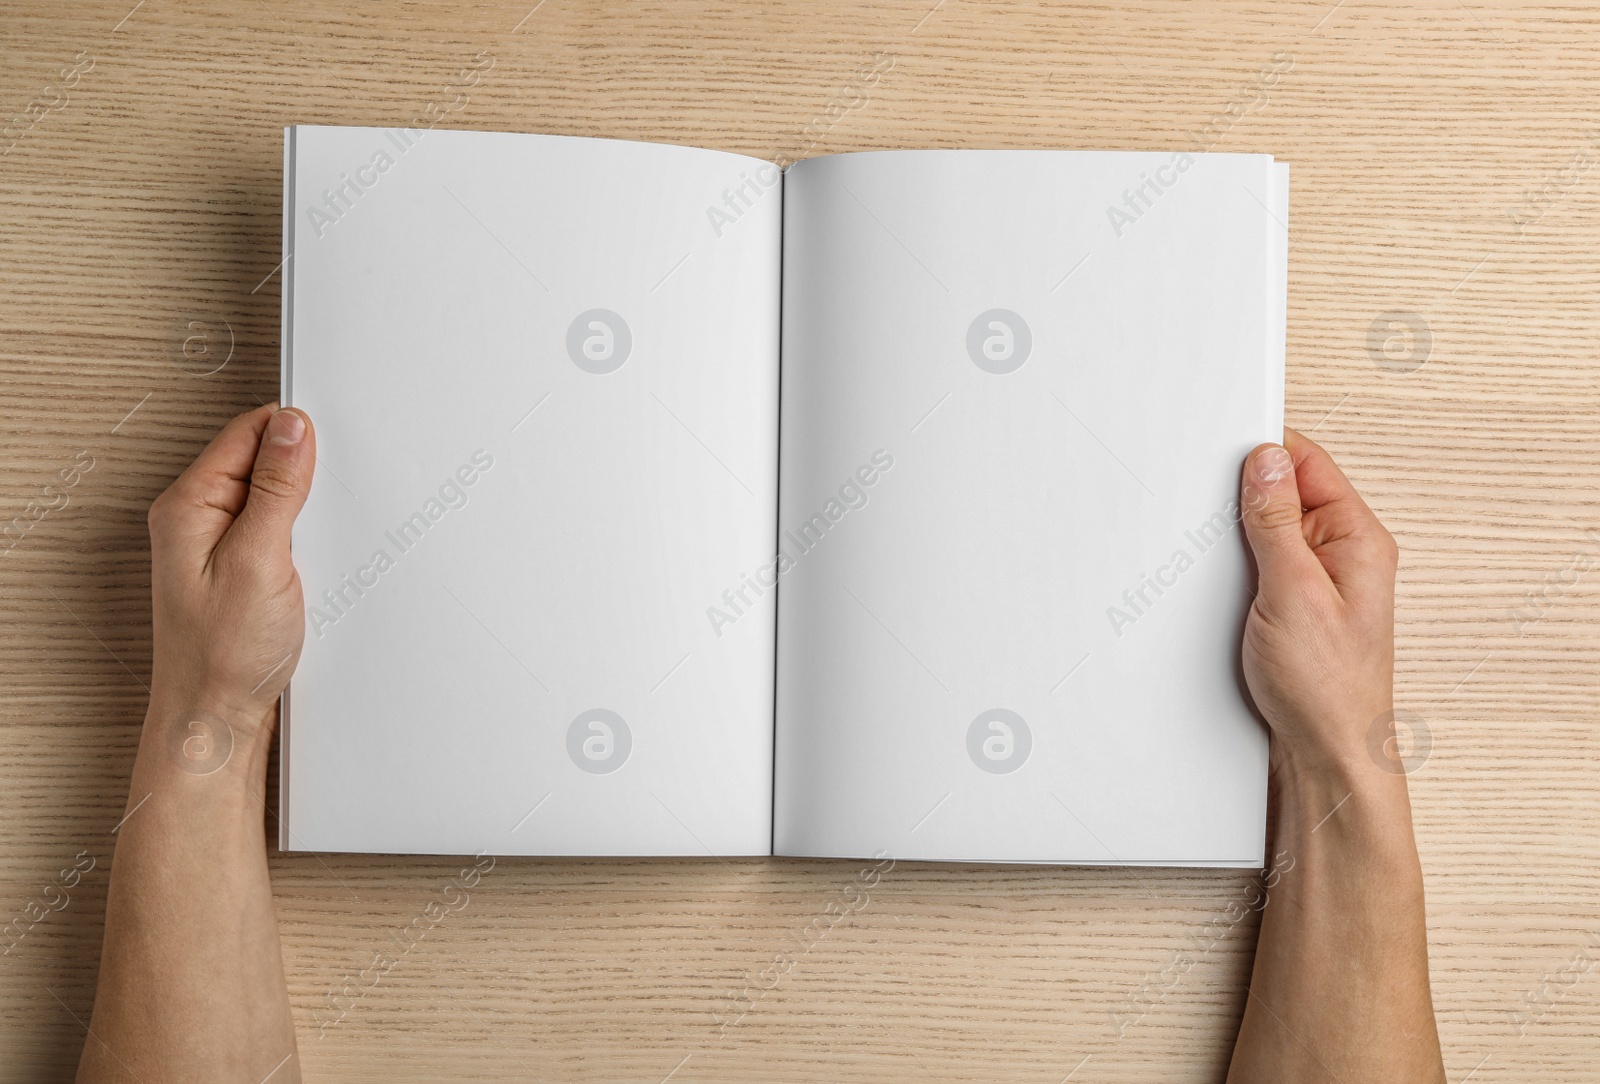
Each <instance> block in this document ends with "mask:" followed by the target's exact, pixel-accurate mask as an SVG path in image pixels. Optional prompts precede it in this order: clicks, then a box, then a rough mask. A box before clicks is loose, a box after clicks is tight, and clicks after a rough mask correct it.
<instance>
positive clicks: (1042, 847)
mask: <svg viewBox="0 0 1600 1084" xmlns="http://www.w3.org/2000/svg"><path fill="white" fill-rule="evenodd" d="M1286 174H1287V171H1286V170H1285V169H1283V168H1282V167H1278V166H1275V165H1274V163H1273V161H1272V159H1271V158H1270V157H1269V156H1266V155H1231V154H1200V155H1193V156H1190V155H1184V154H1176V155H1175V154H1167V153H1143V152H1079V151H888V152H875V153H868V154H851V155H843V156H836V157H828V158H820V159H813V160H810V161H806V162H802V163H800V164H799V165H797V166H795V167H794V168H793V169H791V170H790V171H789V173H788V175H787V177H786V180H785V194H784V200H785V206H784V216H785V219H784V238H785V240H784V279H783V293H784V297H783V314H784V315H783V374H782V442H781V456H780V464H781V475H780V485H779V510H780V514H779V524H778V526H779V531H780V545H781V546H782V548H783V552H784V553H785V554H786V555H787V556H788V557H789V561H788V562H786V563H785V565H784V569H785V571H784V572H783V573H782V576H781V581H780V582H781V586H780V588H779V600H778V665H777V671H778V679H777V734H776V770H775V786H776V794H775V810H774V813H775V829H774V830H775V850H776V852H777V853H779V854H787V855H816V856H836V857H862V856H872V855H876V854H879V853H882V852H887V853H888V854H891V855H894V856H895V857H897V858H906V859H943V860H967V861H1019V862H1078V863H1091V864H1096V865H1099V864H1123V863H1127V864H1154V865H1218V866H1244V867H1248V866H1259V865H1261V864H1262V861H1263V857H1264V856H1263V848H1264V837H1265V820H1266V783H1267V779H1266V770H1267V738H1266V731H1265V727H1264V726H1263V725H1262V724H1261V722H1260V721H1259V720H1258V719H1257V718H1256V717H1255V715H1254V713H1253V712H1252V710H1251V708H1250V706H1249V702H1248V700H1247V698H1246V695H1245V692H1244V686H1243V680H1242V677H1241V676H1240V673H1239V666H1238V648H1239V639H1240V634H1241V630H1242V628H1243V623H1244V618H1245V615H1246V613H1247V612H1248V607H1249V604H1250V600H1251V582H1252V571H1251V569H1250V567H1249V564H1248V555H1247V549H1246V546H1245V541H1244V538H1243V531H1242V529H1241V528H1240V527H1239V525H1238V522H1237V511H1238V505H1237V496H1238V483H1239V468H1240V465H1241V462H1242V461H1243V459H1244V456H1245V455H1246V453H1248V452H1249V450H1250V449H1251V448H1252V447H1254V446H1255V445H1256V444H1258V443H1260V442H1262V441H1267V440H1274V441H1275V440H1280V439H1281V438H1282V424H1283V417H1282V379H1283V327H1282V324H1283V320H1284V309H1283V295H1284V292H1285V286H1286V284H1285V270H1284V266H1283V263H1284V261H1283V245H1284V239H1285V227H1284V225H1283V223H1284V222H1286V220H1287V205H1288V200H1287V177H1286Z"/></svg>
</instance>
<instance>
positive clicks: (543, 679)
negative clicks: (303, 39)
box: [280, 127, 781, 856]
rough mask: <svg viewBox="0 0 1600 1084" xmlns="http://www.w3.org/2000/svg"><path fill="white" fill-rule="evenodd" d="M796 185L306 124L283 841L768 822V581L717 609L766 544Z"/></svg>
mask: <svg viewBox="0 0 1600 1084" xmlns="http://www.w3.org/2000/svg"><path fill="white" fill-rule="evenodd" d="M760 182H768V183H767V185H766V186H765V187H763V185H762V184H761V183H760ZM780 185H781V179H779V178H778V177H777V176H776V170H775V169H774V168H773V167H772V166H771V165H770V164H769V163H765V162H762V161H759V160H756V159H750V158H745V157H742V156H739V155H733V154H726V153H722V152H716V151H704V150H695V149H692V148H686V147H673V146H664V145H655V144H643V143H628V142H620V141H612V140H599V139H579V138H572V137H562V136H536V135H511V134H501V133H483V132H451V131H438V130H435V131H429V132H425V133H419V132H415V131H410V132H406V131H403V130H386V129H377V128H323V127H298V128H292V129H289V130H288V132H287V133H286V142H285V197H284V200H285V206H284V252H285V255H286V257H287V262H286V264H285V267H284V275H285V278H284V283H285V285H284V314H283V324H284V329H283V401H284V402H285V404H287V405H293V406H297V407H300V408H302V409H304V410H305V411H307V412H308V413H309V414H310V415H311V418H312V420H313V421H314V422H315V424H316V428H317V444H318V447H317V454H318V468H317V476H316V481H315V484H314V486H313V489H312V493H311V498H310V501H309V503H308V504H307V506H306V508H305V511H304V512H303V513H302V514H301V516H300V519H299V521H298V523H297V524H296V527H295V532H294V555H295V564H296V566H297V567H298V568H299V571H300V577H301V581H302V584H303V586H304V588H305V597H306V606H307V628H306V644H305V650H304V652H303V654H302V657H301V659H300V663H299V667H298V669H297V671H296V673H295V675H294V679H293V681H292V683H291V686H290V691H289V693H288V694H286V696H285V709H284V733H283V752H282V790H281V795H282V798H281V809H282V817H281V824H282V827H281V831H280V846H281V847H282V848H283V849H285V850H329V851H376V852H397V853H424V854H466V853H476V852H479V851H487V852H490V853H495V854H535V855H537V854H548V855H702V856H703V855H706V854H707V853H710V854H715V855H736V854H737V855H743V854H767V853H769V852H770V848H771V808H772V802H771V797H772V698H773V656H774V643H773V619H772V610H771V607H770V605H768V606H766V607H765V609H764V610H762V611H756V610H751V611H749V616H748V617H744V618H742V619H740V620H738V621H736V622H734V623H732V624H731V625H729V626H727V627H720V628H715V629H713V628H711V627H710V626H709V625H708V623H707V611H708V608H709V607H711V606H713V605H717V604H718V602H719V599H721V597H722V596H723V593H724V591H726V590H728V589H730V588H738V587H740V586H741V584H742V582H743V580H744V578H745V575H746V574H747V573H748V572H749V571H750V570H751V569H754V568H757V567H758V566H760V565H761V564H762V563H763V562H764V561H767V560H770V558H771V554H772V552H773V546H774V544H775V535H776V529H775V521H776V514H775V513H776V489H777V408H778V306H779V274H780V244H781V239H780V227H781V195H780V192H779V188H780ZM741 186H742V192H740V190H741ZM729 192H740V198H735V199H734V200H733V202H732V204H729V203H728V201H727V193H729ZM730 207H731V209H732V211H737V216H735V215H734V214H733V213H732V211H730ZM711 209H716V210H717V212H718V213H715V214H713V213H711Z"/></svg>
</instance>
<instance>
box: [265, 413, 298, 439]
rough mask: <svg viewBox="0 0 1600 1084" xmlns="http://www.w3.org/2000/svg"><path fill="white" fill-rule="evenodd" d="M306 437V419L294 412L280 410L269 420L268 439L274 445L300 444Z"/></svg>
mask: <svg viewBox="0 0 1600 1084" xmlns="http://www.w3.org/2000/svg"><path fill="white" fill-rule="evenodd" d="M305 435H306V423H305V419H304V418H302V417H300V415H298V414H296V413H295V412H294V411H292V410H280V411H278V412H277V413H276V414H274V415H273V416H272V417H271V418H269V419H267V439H268V440H270V441H272V443H274V444H299V443H300V438H301V437H304V436H305Z"/></svg>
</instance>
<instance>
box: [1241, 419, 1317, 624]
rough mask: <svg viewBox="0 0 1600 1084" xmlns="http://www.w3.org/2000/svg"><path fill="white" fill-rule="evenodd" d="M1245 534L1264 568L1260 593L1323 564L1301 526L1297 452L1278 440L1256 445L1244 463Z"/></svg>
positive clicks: (1264, 592)
mask: <svg viewBox="0 0 1600 1084" xmlns="http://www.w3.org/2000/svg"><path fill="white" fill-rule="evenodd" d="M1239 496H1240V506H1241V509H1242V512H1243V519H1244V530H1245V536H1246V537H1247V538H1248V539H1249V540H1250V548H1251V550H1253V551H1254V552H1255V555H1256V564H1257V566H1258V567H1259V568H1260V570H1261V593H1262V594H1268V595H1270V594H1273V593H1275V592H1274V590H1273V588H1274V585H1277V584H1285V583H1287V582H1288V581H1289V580H1290V579H1291V578H1298V577H1299V576H1302V575H1304V574H1305V573H1306V572H1307V571H1308V570H1309V569H1310V568H1313V567H1314V568H1317V569H1319V570H1320V568H1321V566H1320V564H1319V563H1318V561H1317V558H1316V555H1315V554H1313V553H1312V552H1311V547H1310V546H1308V545H1307V544H1306V540H1305V535H1304V534H1302V533H1301V529H1300V487H1299V485H1298V484H1297V482H1296V479H1295V472H1294V457H1293V456H1291V455H1290V454H1289V452H1288V451H1287V450H1286V449H1285V448H1283V447H1282V446H1281V445H1277V444H1263V445H1260V446H1259V447H1257V448H1256V449H1255V450H1254V451H1253V452H1251V453H1250V455H1249V456H1248V457H1247V458H1246V459H1245V462H1244V478H1243V483H1242V489H1241V491H1240V495H1239Z"/></svg>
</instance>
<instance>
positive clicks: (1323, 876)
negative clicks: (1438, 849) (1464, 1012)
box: [1228, 755, 1444, 1084]
mask: <svg viewBox="0 0 1600 1084" xmlns="http://www.w3.org/2000/svg"><path fill="white" fill-rule="evenodd" d="M1286 759H1291V760H1292V758H1286ZM1364 759H1365V758H1362V757H1360V756H1359V755H1357V757H1355V758H1352V760H1351V761H1350V763H1349V764H1347V765H1345V766H1342V767H1339V766H1331V767H1330V766H1319V767H1318V768H1316V769H1315V770H1310V769H1305V768H1302V767H1300V766H1298V765H1295V764H1293V763H1292V762H1291V763H1285V764H1284V765H1283V766H1282V767H1281V768H1280V770H1279V771H1278V772H1277V781H1278V783H1279V790H1278V793H1277V809H1278V823H1277V837H1276V839H1275V841H1274V844H1273V853H1274V855H1275V856H1281V860H1280V861H1278V862H1275V865H1277V866H1278V867H1279V868H1280V869H1285V872H1283V873H1282V875H1281V877H1280V878H1279V880H1278V882H1277V883H1276V884H1275V885H1274V886H1273V887H1272V888H1271V889H1270V890H1269V896H1268V903H1267V906H1266V908H1265V910H1264V911H1263V913H1262V919H1261V933H1260V941H1259V944H1258V946H1257V949H1256V960H1255V972H1254V975H1253V976H1252V979H1251V984H1250V992H1249V995H1248V997H1247V1004H1246V1007H1245V1013H1244V1021H1243V1024H1242V1025H1241V1027H1240V1030H1239V1038H1238V1042H1237V1044H1236V1046H1235V1048H1234V1056H1233V1064H1232V1067H1231V1069H1230V1071H1229V1074H1228V1080H1229V1082H1230V1084H1254V1082H1256V1081H1262V1082H1271V1084H1283V1082H1294V1081H1324V1080H1329V1079H1336V1080H1339V1081H1341V1082H1342V1084H1363V1082H1369V1081H1370V1082H1383V1084H1390V1082H1394V1081H1405V1082H1407V1084H1435V1082H1441V1081H1443V1080H1444V1071H1443V1068H1442V1063H1441V1060H1440V1055H1439V1039H1438V1033H1437V1030H1436V1028H1435V1024H1434V1016H1433V1003H1432V998H1431V995H1430V993H1429V987H1428V946H1427V930H1426V923H1425V916H1424V906H1423V888H1422V870H1421V866H1420V864H1419V863H1418V860H1417V852H1416V845H1415V842H1414V839H1413V836H1412V831H1411V811H1410V804H1409V800H1408V797H1407V794H1406V785H1405V777H1404V776H1403V775H1400V774H1391V773H1390V772H1388V771H1385V770H1383V769H1380V768H1378V767H1377V766H1375V765H1373V764H1372V763H1371V762H1370V761H1366V762H1364ZM1291 862H1292V865H1291Z"/></svg>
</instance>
